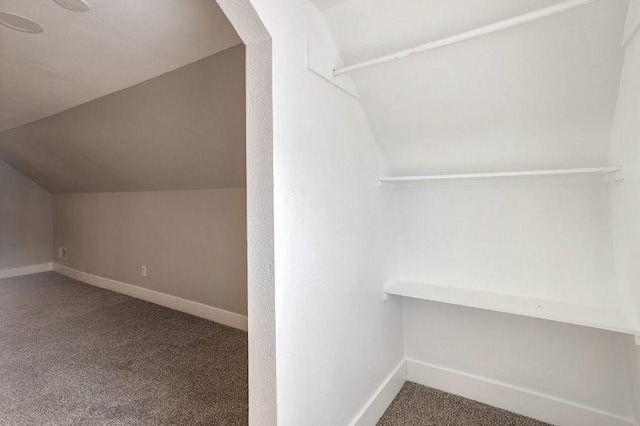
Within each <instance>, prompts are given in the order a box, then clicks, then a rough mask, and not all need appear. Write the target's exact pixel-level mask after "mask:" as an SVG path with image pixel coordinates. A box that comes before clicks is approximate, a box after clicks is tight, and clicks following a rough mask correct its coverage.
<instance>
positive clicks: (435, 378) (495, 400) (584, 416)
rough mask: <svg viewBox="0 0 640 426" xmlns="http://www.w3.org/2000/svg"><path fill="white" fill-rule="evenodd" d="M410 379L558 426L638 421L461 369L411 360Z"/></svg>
mask: <svg viewBox="0 0 640 426" xmlns="http://www.w3.org/2000/svg"><path fill="white" fill-rule="evenodd" d="M407 380H408V381H411V382H415V383H419V384H421V385H425V386H429V387H432V388H435V389H440V390H443V391H445V392H449V393H453V394H456V395H460V396H463V397H465V398H469V399H473V400H475V401H479V402H483V403H485V404H489V405H492V406H494V407H498V408H503V409H505V410H509V411H512V412H514V413H518V414H521V415H523V416H528V417H532V418H534V419H537V420H541V421H543V422H547V423H551V424H553V425H556V426H635V425H636V423H635V420H634V419H632V418H626V417H622V416H618V415H616V414H613V413H608V412H606V411H602V410H598V409H596V408H592V407H588V406H585V405H581V404H577V403H574V402H571V401H567V400H564V399H561V398H557V397H554V396H551V395H546V394H543V393H538V392H534V391H531V390H528V389H524V388H520V387H517V386H512V385H509V384H506V383H502V382H498V381H495V380H491V379H487V378H484V377H479V376H475V375H472V374H468V373H464V372H461V371H457V370H452V369H448V368H445V367H440V366H437V365H432V364H427V363H423V362H420V361H415V360H407Z"/></svg>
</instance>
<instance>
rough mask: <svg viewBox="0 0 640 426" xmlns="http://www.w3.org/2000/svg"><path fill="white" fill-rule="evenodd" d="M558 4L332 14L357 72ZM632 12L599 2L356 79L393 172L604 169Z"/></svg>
mask: <svg viewBox="0 0 640 426" xmlns="http://www.w3.org/2000/svg"><path fill="white" fill-rule="evenodd" d="M315 1H318V2H322V3H325V2H324V1H322V0H315ZM556 3H560V0H453V1H452V0H400V1H396V2H394V4H393V7H389V5H388V2H385V1H381V0H348V1H344V2H341V3H340V4H338V5H337V6H335V7H333V8H329V9H327V10H326V11H325V16H326V19H327V22H328V24H329V26H330V29H331V31H332V35H333V37H334V38H335V40H336V43H337V45H338V47H339V49H340V51H341V53H342V54H343V57H344V59H345V61H347V63H349V64H352V63H357V62H359V61H362V60H367V59H372V58H376V57H378V56H382V55H386V54H390V53H392V52H395V51H398V50H402V49H407V48H410V47H414V46H418V45H420V44H423V43H426V42H430V41H434V40H438V39H440V38H443V37H448V36H452V35H455V34H457V33H459V32H462V31H468V30H472V29H475V28H478V27H481V26H483V25H488V24H491V23H494V22H499V21H500V20H503V19H507V18H512V17H515V16H518V15H520V14H524V13H527V12H531V11H535V10H538V9H541V8H543V7H546V6H549V5H553V4H556ZM626 10H627V1H626V0H623V1H600V2H595V3H592V4H589V5H585V6H582V7H580V8H577V9H574V10H571V11H568V12H565V13H562V14H559V15H555V16H552V17H548V18H545V19H541V20H538V21H535V22H531V23H528V24H526V25H521V26H518V27H516V28H511V29H508V30H505V31H500V32H497V33H494V34H490V35H487V36H484V37H479V38H475V39H472V40H469V41H466V42H464V43H458V44H455V45H451V46H448V47H446V48H443V49H438V50H434V51H431V52H427V53H424V54H421V55H415V56H412V57H410V58H407V59H403V60H399V61H396V62H393V63H389V64H385V65H380V66H377V67H373V68H368V69H364V70H361V71H357V72H354V73H352V74H351V76H352V78H353V80H354V82H355V85H356V87H357V89H358V92H359V93H360V96H361V99H362V103H363V107H364V109H365V112H366V114H367V117H368V118H369V121H370V123H371V126H372V129H373V131H374V134H375V136H376V139H377V142H378V144H379V145H380V148H381V150H382V152H383V154H384V156H385V158H386V160H387V161H388V163H389V168H390V170H391V172H392V173H394V174H432V173H436V174H437V173H446V172H452V173H465V172H475V171H477V172H491V171H510V170H527V169H529V170H535V169H544V168H570V167H588V166H601V165H603V164H604V163H606V160H607V154H608V150H609V137H610V132H611V124H612V120H613V114H614V109H615V103H616V93H617V87H618V83H619V78H620V68H621V66H622V56H623V53H624V52H623V48H622V45H621V43H620V40H621V39H622V33H623V28H624V21H625V13H626Z"/></svg>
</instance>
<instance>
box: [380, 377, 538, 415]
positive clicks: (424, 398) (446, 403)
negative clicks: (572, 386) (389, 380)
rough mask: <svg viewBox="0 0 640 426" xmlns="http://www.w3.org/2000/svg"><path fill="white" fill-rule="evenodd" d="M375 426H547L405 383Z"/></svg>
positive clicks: (447, 394) (458, 397)
mask: <svg viewBox="0 0 640 426" xmlns="http://www.w3.org/2000/svg"><path fill="white" fill-rule="evenodd" d="M378 426H550V425H547V424H546V423H542V422H539V421H537V420H533V419H530V418H528V417H524V416H520V415H518V414H514V413H512V412H510V411H505V410H501V409H499V408H495V407H491V406H490V405H486V404H482V403H480V402H477V401H472V400H470V399H466V398H462V397H461V396H457V395H452V394H450V393H446V392H442V391H439V390H436V389H432V388H428V387H426V386H422V385H419V384H417V383H412V382H406V383H405V384H404V386H403V387H402V389H401V390H400V392H399V393H398V395H397V396H396V398H395V399H394V400H393V402H392V403H391V405H390V406H389V408H388V409H387V411H386V412H385V413H384V415H383V416H382V418H381V419H380V421H379V422H378Z"/></svg>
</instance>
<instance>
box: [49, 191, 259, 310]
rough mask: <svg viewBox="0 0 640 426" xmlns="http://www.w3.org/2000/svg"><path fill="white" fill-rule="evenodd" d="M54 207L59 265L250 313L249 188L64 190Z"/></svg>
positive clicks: (58, 196)
mask: <svg viewBox="0 0 640 426" xmlns="http://www.w3.org/2000/svg"><path fill="white" fill-rule="evenodd" d="M53 213H54V251H57V246H65V247H67V248H68V258H67V260H66V261H64V260H60V259H55V261H56V262H57V263H59V264H61V265H65V266H68V267H71V268H74V269H77V270H80V271H84V272H88V273H90V274H94V275H98V276H101V277H105V278H110V279H114V280H117V281H122V282H125V283H128V284H133V285H136V286H140V287H144V288H148V289H151V290H155V291H159V292H162V293H166V294H170V295H173V296H178V297H181V298H184V299H188V300H193V301H196V302H200V303H204V304H206V305H210V306H215V307H217V308H221V309H225V310H227V311H231V312H235V313H238V314H242V315H246V314H247V272H246V271H247V260H246V259H247V252H246V241H247V231H246V229H247V227H246V189H245V188H232V189H212V190H192V191H163V192H123V193H100V194H56V195H54V197H53ZM54 256H56V257H57V253H54ZM142 265H145V266H146V267H147V277H146V278H143V277H142V276H141V273H140V270H141V266H142Z"/></svg>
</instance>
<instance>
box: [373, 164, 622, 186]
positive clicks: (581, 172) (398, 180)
mask: <svg viewBox="0 0 640 426" xmlns="http://www.w3.org/2000/svg"><path fill="white" fill-rule="evenodd" d="M572 176H601V177H603V182H613V181H617V180H622V168H620V167H592V168H582V169H560V170H529V171H521V172H496V173H466V174H448V175H427V176H397V177H379V178H378V184H379V185H380V186H398V185H402V184H410V183H419V182H429V181H456V180H476V179H496V178H536V177H572Z"/></svg>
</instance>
